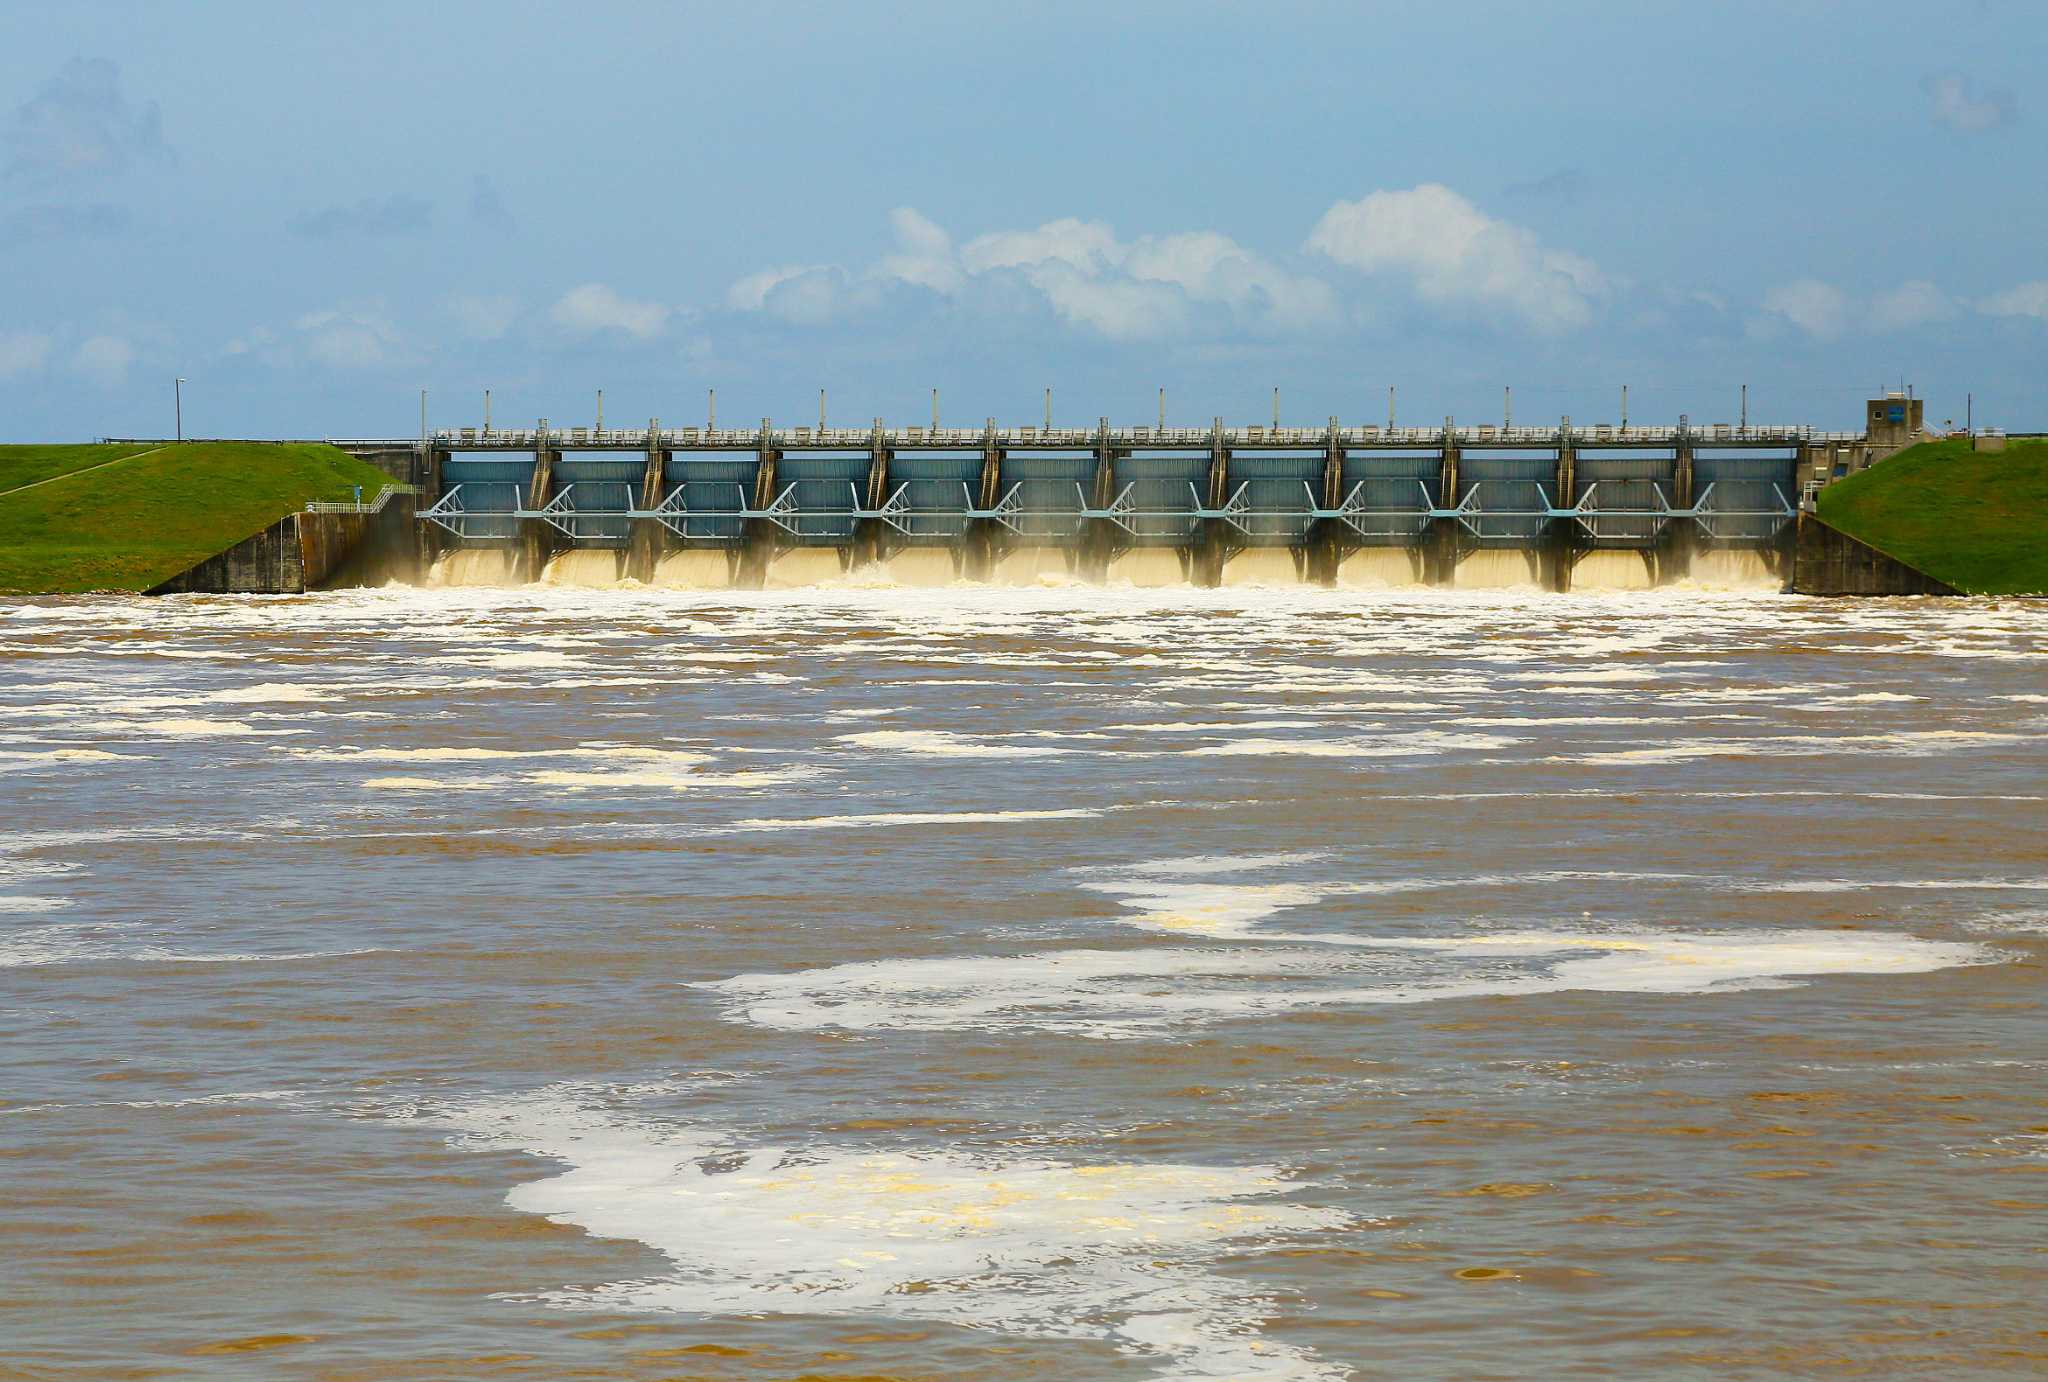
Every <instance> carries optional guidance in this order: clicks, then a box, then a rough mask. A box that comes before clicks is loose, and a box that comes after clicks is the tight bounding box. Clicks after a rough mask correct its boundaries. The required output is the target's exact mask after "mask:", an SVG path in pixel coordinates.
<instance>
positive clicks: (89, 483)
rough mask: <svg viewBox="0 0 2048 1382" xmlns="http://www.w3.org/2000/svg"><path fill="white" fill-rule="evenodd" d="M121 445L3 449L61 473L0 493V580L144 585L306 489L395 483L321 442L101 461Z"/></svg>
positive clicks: (27, 590) (20, 585)
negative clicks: (37, 456) (47, 480)
mask: <svg viewBox="0 0 2048 1382" xmlns="http://www.w3.org/2000/svg"><path fill="white" fill-rule="evenodd" d="M119 450H120V448H112V449H110V448H106V447H86V446H81V447H51V446H44V447H9V448H5V452H6V453H19V454H21V455H22V458H23V459H22V466H23V469H24V471H25V472H26V471H27V469H28V468H29V467H30V466H45V467H55V470H54V472H53V473H54V474H56V475H58V476H60V477H61V478H57V479H53V480H51V482H50V483H48V484H36V485H34V488H31V489H15V492H14V493H11V494H0V590H4V591H9V592H13V593H17V594H68V593H74V592H78V591H86V590H147V589H149V588H150V587H151V586H154V585H157V584H159V583H160V582H163V581H166V580H169V579H170V578H171V577H172V576H175V575H177V574H178V573H179V572H180V571H183V570H185V569H186V568H187V567H189V566H192V565H194V564H195V563H197V562H200V561H204V560H205V559H206V558H208V557H210V556H212V555H214V554H215V553H216V552H222V551H225V550H227V549H228V548H230V547H232V546H234V545H235V544H236V543H238V542H240V541H241V540H242V539H244V538H246V537H250V536H253V535H254V534H256V533H260V532H262V531H263V530H264V529H265V528H267V527H269V526H270V525H271V524H272V523H275V522H276V521H277V520H278V519H280V518H283V517H284V516H285V515H286V514H288V513H291V512H292V511H294V510H296V509H299V508H301V507H303V506H304V505H305V503H306V501H307V500H309V499H348V498H352V497H353V495H354V488H353V487H354V486H356V485H361V486H362V487H363V498H364V499H366V500H367V499H370V498H371V497H373V496H374V495H375V494H376V493H377V492H378V490H380V489H382V488H383V487H384V485H386V484H387V483H389V480H388V477H386V476H385V474H384V472H382V471H380V470H378V469H377V468H376V467H374V466H370V465H366V464H364V463H363V462H361V461H359V460H357V459H356V458H355V457H353V456H351V455H349V454H348V453H347V452H345V451H337V450H335V449H334V448H333V447H331V446H322V445H319V444H317V443H298V442H294V443H288V444H283V445H276V444H270V443H264V442H183V443H179V444H174V445H170V446H165V447H162V448H158V449H152V448H149V447H137V448H133V449H132V459H127V460H117V463H116V464H113V465H106V464H103V463H104V462H106V461H108V460H115V459H116V458H117V457H118V454H119ZM60 452H71V453H74V456H75V458H76V459H78V460H79V464H76V465H69V464H65V463H64V462H65V461H66V460H67V459H70V458H66V457H62V456H60V455H59V454H58V453H60ZM31 453H40V456H41V459H32V455H31ZM87 453H105V454H87ZM5 461H6V455H5V454H0V464H4V463H5ZM90 467H98V468H97V469H92V468H90ZM42 478H48V477H47V476H45V477H42ZM21 483H24V484H33V480H28V481H23V482H21ZM0 488H12V487H11V486H0Z"/></svg>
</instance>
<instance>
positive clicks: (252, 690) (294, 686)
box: [200, 681, 338, 705]
mask: <svg viewBox="0 0 2048 1382" xmlns="http://www.w3.org/2000/svg"><path fill="white" fill-rule="evenodd" d="M200 699H202V700H207V701H218V702H221V703H223V704H228V705H269V704H286V703H291V704H304V703H308V702H313V701H331V700H335V699H338V698H337V697H335V696H334V695H332V694H331V693H329V692H327V691H325V690H323V689H321V688H320V687H317V686H304V685H301V684H299V683H298V682H286V681H265V682H258V683H256V684H255V685H254V686H234V687H229V688H228V689H227V690H225V691H209V692H207V693H206V695H205V696H203V697H201V698H200Z"/></svg>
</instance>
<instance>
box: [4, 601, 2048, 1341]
mask: <svg viewBox="0 0 2048 1382" xmlns="http://www.w3.org/2000/svg"><path fill="white" fill-rule="evenodd" d="M2044 729H2048V607H2044V605H2042V604H2041V603H2032V604H2029V603H2025V602H2002V603H1994V602H1988V601H1960V600H1958V601H1916V600H1895V601H1868V602H1855V601H1835V602H1826V601H1814V600H1804V599H1798V598H1793V597H1785V596H1778V595H1766V594H1741V593H1737V594H1714V593H1705V592H1663V591H1660V592H1645V593H1640V594H1632V593H1610V594H1600V595H1581V596H1549V595H1539V594H1533V593H1527V592H1522V593H1514V592H1508V593H1484V592H1465V593H1458V592H1449V591H1426V590H1415V591H1395V592H1389V593H1385V594H1373V595H1363V594H1360V593H1357V592H1342V591H1332V590H1322V589H1301V590H1259V589H1238V590H1188V589H1180V590H1170V591H1146V590H1129V589H1121V590H1119V589H1108V588H1085V587H1072V588H1062V589H1043V590H1040V589H1022V590H997V589H964V588H963V589H935V590H903V589H827V590H800V591H790V592H770V593H758V592H757V593H752V594H746V593H727V592H701V593H688V592H651V591H636V590H604V591H597V590H575V589H552V588H529V589H515V590H433V591H425V590H383V591H361V592H348V593H333V594H325V595H318V596H312V597H305V598H276V599H262V598H214V597H175V598H168V599H160V600H145V599H141V598H113V597H109V598H86V599H69V600H51V601H13V602H9V603H5V604H0V808H4V813H0V1077H4V1084H0V1375H5V1376H20V1377H30V1378H44V1377H61V1378H71V1377H80V1378H83V1377H94V1378H98V1377H116V1376H118V1377H155V1376H164V1377H180V1376H194V1377H202V1376H233V1377H288V1378H298V1377H304V1378H323V1379H325V1378H336V1379H340V1378H443V1377H462V1378H468V1377H493V1378H495V1377H544V1378H560V1377H571V1376H573V1377H580V1378H640V1377H646V1378H654V1377H693V1378H714V1379H739V1378H748V1379H754V1378H763V1377H796V1376H815V1377H835V1378H837V1377H843V1378H856V1377H858V1378H882V1377H887V1378H904V1379H910V1378H919V1379H923V1378H932V1379H938V1378H944V1379H949V1382H951V1380H953V1379H1011V1378H1045V1379H1096V1378H1102V1379H1123V1378H1227V1379H1315V1380H1316V1382H1322V1380H1323V1379H1338V1378H1347V1377H1374V1376H1393V1377H1460V1378H1470V1377H1523V1376H1565V1375H1572V1376H1613V1377H1631V1378H1633V1377H1645V1376H1714V1377H1724V1376H1766V1375H1771V1376H1776V1375H1812V1376H1826V1377H1837V1376H1845V1375H1859V1374H1883V1375H1891V1376H1901V1375H1903V1376H1926V1377H1955V1376H1960V1375H1984V1374H1999V1373H2010V1374H2015V1375H2018V1374H2027V1373H2033V1374H2037V1375H2038V1374H2039V1373H2040V1372H2041V1371H2043V1370H2044V1369H2048V1335H2044V1332H2043V1331H2044V1330H2048V1312H2044V1309H2043V1306H2044V1302H2048V1080H2044V1066H2048V1022H2044V1018H2043V1009H2042V978H2043V969H2042V963H2043V960H2044V957H2048V740H2044V735H2043V731H2044Z"/></svg>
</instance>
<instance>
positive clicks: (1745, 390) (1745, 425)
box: [1741, 384, 1749, 437]
mask: <svg viewBox="0 0 2048 1382" xmlns="http://www.w3.org/2000/svg"><path fill="white" fill-rule="evenodd" d="M1741 428H1742V435H1743V436H1745V437H1746V436H1748V435H1749V385H1747V384H1744V385H1743V386H1742V423H1741Z"/></svg>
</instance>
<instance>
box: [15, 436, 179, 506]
mask: <svg viewBox="0 0 2048 1382" xmlns="http://www.w3.org/2000/svg"><path fill="white" fill-rule="evenodd" d="M152 449H153V448H151V447H148V446H132V445H130V446H111V445H104V444H102V445H99V446H0V494H5V493H6V492H7V491H8V490H11V489H20V488H21V487H22V486H24V485H34V484H40V483H41V482H42V481H44V480H52V479H55V478H56V477H57V476H59V475H69V474H70V473H71V472H72V471H74V470H85V469H87V468H88V467H91V466H96V465H105V464H106V463H107V462H109V461H118V460H120V459H122V458H123V457H124V456H134V455H139V454H140V453H142V452H144V451H149V450H152Z"/></svg>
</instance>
